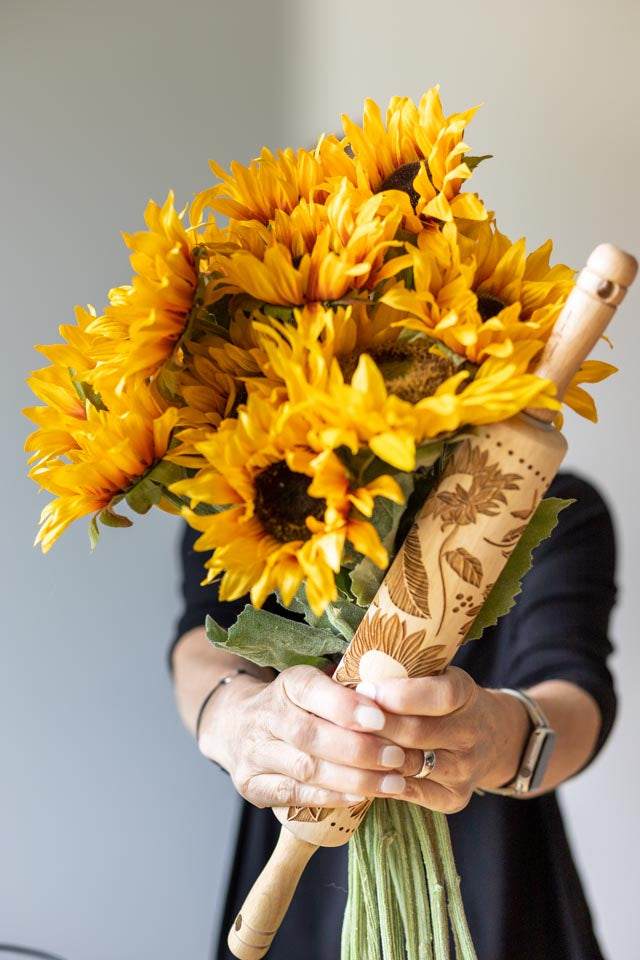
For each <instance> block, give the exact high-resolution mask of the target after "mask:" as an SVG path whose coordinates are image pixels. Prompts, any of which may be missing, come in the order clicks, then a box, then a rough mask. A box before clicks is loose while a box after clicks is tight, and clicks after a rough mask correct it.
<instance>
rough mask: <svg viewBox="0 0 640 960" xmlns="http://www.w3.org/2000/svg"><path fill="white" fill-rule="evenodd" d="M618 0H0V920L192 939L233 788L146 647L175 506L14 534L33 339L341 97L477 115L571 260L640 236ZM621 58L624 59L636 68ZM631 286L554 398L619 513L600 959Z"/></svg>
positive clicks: (626, 683)
mask: <svg viewBox="0 0 640 960" xmlns="http://www.w3.org/2000/svg"><path fill="white" fill-rule="evenodd" d="M638 9H639V8H638V5H637V3H636V2H635V0H611V2H610V3H609V4H608V6H607V12H606V14H605V12H604V8H603V7H601V6H600V5H596V4H595V3H594V2H593V0H583V2H582V3H580V4H579V5H578V4H577V3H569V2H564V3H563V2H557V0H556V2H555V3H552V2H551V0H537V2H536V3H535V5H533V4H532V5H529V6H528V7H525V5H521V4H514V3H509V2H507V0H485V2H484V3H482V4H478V3H472V2H470V0H458V2H457V3H456V4H455V5H448V6H445V5H443V4H438V5H436V4H435V3H433V2H430V0H428V2H425V0H422V2H413V0H396V3H395V4H394V5H393V9H392V5H391V4H390V3H386V4H383V3H382V2H380V0H368V2H366V3H365V2H363V0H350V2H348V3H345V2H344V0H341V2H338V0H324V2H322V3H313V4H312V3H305V2H298V3H296V2H295V0H289V2H285V0H275V2H267V0H265V2H263V3H261V4H258V3H252V2H248V0H235V2H233V0H209V2H205V0H184V2H183V3H182V4H181V5H179V6H174V5H173V4H170V3H169V2H168V0H129V2H124V0H109V2H108V3H94V2H88V0H84V2H81V0H51V2H47V0H1V2H0V91H1V92H0V106H1V116H0V119H1V126H0V131H1V134H0V135H1V137H2V145H3V146H2V153H1V154H0V164H1V170H2V177H1V178H0V184H1V187H0V188H1V189H2V201H3V202H2V213H3V227H4V229H3V230H2V231H1V233H0V245H1V255H0V269H1V270H2V278H3V279H2V285H1V288H0V296H1V297H2V322H3V328H2V329H3V334H4V340H3V342H4V350H3V354H2V360H3V368H2V369H3V375H2V378H1V379H0V383H1V387H2V404H1V407H0V410H1V411H2V417H3V432H2V436H3V439H4V441H5V444H6V446H7V453H8V455H7V457H6V459H5V465H4V469H3V471H2V482H3V500H2V503H3V505H4V511H3V518H2V519H3V538H4V545H5V546H4V550H3V561H2V563H3V566H2V574H3V576H2V577H1V579H0V582H1V585H2V590H3V597H2V609H3V611H4V630H3V643H2V667H1V671H0V750H1V757H2V767H1V769H2V790H1V791H0V941H12V942H18V943H31V944H33V945H34V946H40V947H41V948H46V949H49V950H52V951H55V952H58V953H60V954H62V955H64V956H65V957H68V958H69V960H75V958H80V957H82V958H88V960H107V958H116V957H117V958H118V960H134V958H135V960H138V958H142V957H153V958H154V960H165V958H166V960H170V958H171V960H173V958H175V957H176V956H177V957H180V958H193V960H197V958H203V957H205V956H207V951H208V949H209V942H210V936H211V930H212V928H213V925H214V922H215V918H216V916H217V912H218V910H219V909H220V907H221V900H220V898H221V895H222V889H223V885H224V873H225V870H226V863H227V858H228V855H229V849H230V842H231V833H232V820H233V815H234V814H233V811H234V803H233V797H232V791H231V790H230V788H229V785H228V783H227V782H226V781H225V779H224V778H223V777H222V776H221V775H219V774H218V773H217V772H216V771H215V770H214V769H213V767H212V766H210V765H208V764H205V763H204V762H202V761H200V759H199V757H198V755H197V752H196V751H195V748H194V747H193V745H192V744H191V743H190V742H189V739H188V737H187V735H186V734H184V733H183V732H182V730H181V729H180V727H179V724H178V721H177V718H176V716H175V712H174V707H173V703H172V693H171V688H170V684H169V681H168V677H167V674H166V670H165V664H164V651H165V648H166V646H167V644H168V641H169V638H170V635H171V632H172V622H173V618H174V617H175V614H176V610H177V582H176V581H177V569H176V562H175V556H174V554H175V550H174V546H175V538H176V535H177V528H176V526H175V523H174V522H173V521H171V520H169V519H167V518H165V517H164V516H160V515H159V516H157V517H148V518H145V519H141V520H140V521H139V522H137V523H136V525H135V527H134V528H133V529H132V530H129V531H107V532H106V534H105V535H104V536H103V538H102V541H101V543H100V545H99V547H98V549H97V551H96V553H95V554H94V555H92V556H89V550H88V542H87V539H86V532H85V528H84V525H83V524H78V525H77V526H78V529H75V530H72V531H70V532H68V533H67V534H66V535H65V536H64V537H63V539H62V541H60V542H59V544H57V545H56V546H55V547H54V549H53V551H52V553H51V554H49V555H48V556H47V557H45V558H43V557H41V556H40V555H39V554H38V553H37V552H36V551H34V550H33V549H32V548H31V542H32V540H33V537H34V534H35V528H36V522H37V516H38V514H39V511H40V509H41V507H42V505H43V502H44V501H43V500H42V498H39V497H38V495H37V492H36V489H35V486H34V485H33V484H31V483H30V481H27V480H26V479H25V470H24V462H25V458H24V455H23V454H22V452H21V447H22V443H23V441H24V437H25V436H26V434H27V432H28V431H29V425H28V424H27V422H26V421H25V420H24V419H23V418H21V417H20V414H19V412H18V410H19V408H20V407H22V406H26V405H28V404H30V403H31V402H32V400H31V398H30V396H29V393H28V391H27V390H26V388H25V387H24V386H23V378H24V375H25V374H26V373H27V372H28V371H29V370H30V369H33V368H34V367H36V366H38V365H39V362H38V357H37V355H36V354H35V353H33V352H32V344H33V343H36V342H40V343H43V342H44V343H47V342H52V341H53V340H55V339H56V328H57V325H58V324H59V323H63V322H69V320H70V319H71V318H72V316H73V306H74V304H75V303H86V302H90V303H95V304H96V306H97V307H99V308H100V307H101V306H103V305H104V303H105V299H106V292H107V290H108V288H109V287H111V286H113V285H116V284H119V283H123V282H127V281H128V279H129V277H130V270H129V266H128V261H127V254H126V250H125V248H124V245H123V244H122V242H121V240H120V238H119V230H121V229H124V230H135V229H139V228H140V227H141V226H142V212H143V210H144V207H145V204H146V201H147V199H148V198H149V197H153V198H154V199H155V200H157V201H159V202H161V201H162V200H163V199H164V197H165V195H166V192H167V190H168V189H169V188H170V187H173V188H174V190H175V191H176V197H177V202H178V203H179V202H186V201H187V200H188V199H189V198H190V196H191V194H192V193H193V192H194V191H196V190H199V189H202V188H203V187H204V186H206V185H208V184H209V183H210V182H211V181H210V175H209V172H208V168H207V163H206V161H207V159H208V158H209V157H215V158H216V159H218V160H219V161H220V162H222V163H223V164H228V162H229V161H230V160H231V159H232V158H234V157H236V158H238V159H242V160H246V159H248V158H249V157H251V156H253V155H255V154H256V153H257V151H258V150H259V148H260V146H261V145H262V144H263V143H266V144H268V145H269V146H272V147H275V146H281V145H282V146H284V145H288V144H291V145H294V146H297V145H306V144H308V143H309V142H311V141H312V140H313V138H314V137H315V135H316V134H317V133H318V132H319V131H321V130H326V131H331V130H336V129H338V125H339V115H340V112H341V111H346V112H349V113H351V114H352V115H354V116H357V114H358V112H359V111H360V110H361V106H362V100H363V98H364V97H365V96H372V97H374V98H375V99H377V100H378V101H379V102H383V103H384V102H385V101H386V100H387V99H388V98H389V96H391V95H392V94H395V93H399V94H409V95H411V96H414V97H418V96H419V95H420V94H421V93H422V92H423V91H424V90H425V89H426V88H427V87H429V86H431V85H433V84H434V83H436V82H440V84H441V88H442V96H443V101H444V106H445V110H446V111H447V112H453V111H454V110H459V109H465V108H466V107H468V106H470V105H472V104H474V103H478V102H484V103H485V106H484V108H483V109H482V110H481V111H480V113H479V114H478V115H477V116H476V118H475V119H474V121H473V123H472V125H471V126H470V128H469V131H468V137H467V139H468V142H469V143H470V144H471V145H472V147H473V152H475V153H492V154H494V159H493V160H491V161H488V162H487V163H486V164H484V165H483V166H482V167H481V168H480V170H479V171H478V172H477V174H476V177H475V179H474V184H475V185H476V186H477V189H478V190H479V191H480V193H481V195H482V196H483V198H484V199H485V200H486V202H487V205H488V206H490V207H491V208H495V209H496V210H497V211H498V214H499V223H500V226H501V228H502V229H503V230H504V231H505V232H507V233H509V234H510V235H512V236H513V238H514V239H515V238H516V237H518V236H520V235H522V234H526V236H527V238H528V240H529V243H530V245H531V246H533V245H537V244H538V243H540V242H541V241H543V240H544V239H546V238H547V236H549V235H552V236H553V237H554V240H555V256H556V258H557V259H559V260H561V261H564V262H567V263H570V264H572V265H575V266H579V265H581V264H582V262H583V261H584V259H585V257H586V256H587V255H588V253H589V251H590V249H591V248H592V247H593V246H594V245H595V244H596V243H598V242H600V241H602V240H612V241H614V242H616V243H619V244H620V245H622V246H626V247H627V248H628V249H631V250H632V251H633V252H635V253H636V255H637V254H638V252H639V249H638V248H639V246H640V245H639V244H638V217H639V213H640V209H639V204H638V199H637V197H638V191H637V186H636V183H635V160H636V158H637V157H638V156H639V155H640V142H639V141H640V135H639V129H638V116H639V107H640V103H639V100H640V92H639V91H640V88H639V85H638V82H637V70H636V69H634V68H635V66H636V64H635V59H637V54H636V44H637V39H638V27H639V26H640V22H639V21H640V17H639V14H638ZM634 58H635V59H634ZM639 303H640V293H639V291H638V290H634V291H632V293H631V295H630V296H629V298H628V302H627V303H626V304H625V306H624V308H623V311H622V312H621V315H620V317H619V318H617V319H616V321H615V322H614V325H613V328H612V331H611V336H612V339H613V341H614V344H615V351H614V352H613V353H610V351H609V350H608V348H602V349H601V350H600V351H599V355H600V356H601V357H602V358H603V359H609V360H612V361H613V362H615V363H617V364H619V366H620V367H621V373H620V374H619V375H618V376H617V377H616V378H614V379H612V380H610V381H608V382H606V383H604V384H602V385H600V386H598V387H595V388H594V389H595V392H596V394H597V401H598V407H599V410H600V418H601V423H600V425H599V426H596V427H594V426H592V425H590V424H586V423H583V422H579V421H578V420H577V419H576V418H574V417H570V418H568V423H567V434H568V438H569V442H570V448H571V452H570V464H571V466H573V467H574V468H576V469H578V470H580V471H582V472H583V473H585V474H587V475H588V476H590V477H591V478H592V479H594V480H595V481H596V482H597V483H598V484H599V485H600V486H601V488H602V489H603V490H604V491H606V493H607V495H608V499H609V501H610V503H611V504H612V507H613V511H614V515H615V518H616V521H617V527H618V533H619V537H620V574H619V582H620V584H621V594H620V605H619V608H618V612H617V614H616V618H615V622H614V635H615V639H616V644H617V650H618V652H617V655H616V658H615V668H616V672H617V675H618V684H619V690H620V694H621V699H622V708H621V714H620V719H619V722H618V724H617V727H616V730H615V732H614V736H613V739H612V741H611V742H610V744H609V745H608V746H607V748H606V750H605V752H604V753H603V754H602V755H601V757H600V758H599V759H598V760H597V761H596V763H595V764H594V765H593V766H592V767H591V768H590V769H589V770H588V771H587V772H586V773H584V774H583V775H582V776H580V777H579V778H577V779H576V780H575V781H574V782H572V783H571V784H569V785H568V786H567V787H566V788H564V790H563V804H564V807H565V810H566V812H567V819H568V822H569V825H570V829H571V833H572V836H573V839H574V842H575V847H576V850H577V854H578V859H579V862H580V864H581V867H582V872H583V876H584V879H585V883H586V886H587V888H588V891H589V895H590V899H591V903H592V907H593V910H594V914H595V918H596V922H597V926H598V929H599V932H600V935H601V939H602V942H603V944H604V946H605V948H606V952H607V953H608V956H609V957H611V958H616V960H636V958H637V946H636V944H637V943H638V941H639V939H640V912H639V911H638V910H637V904H636V901H637V879H636V878H637V871H636V860H637V858H638V856H639V855H640V829H639V827H638V822H637V807H638V801H637V795H638V788H639V782H638V773H637V769H636V765H635V760H636V757H637V752H638V751H637V733H638V727H639V722H638V721H639V719H640V703H639V700H638V697H637V694H636V687H637V678H638V676H640V653H639V651H638V646H637V644H636V642H635V641H636V636H635V633H636V627H635V624H636V615H635V608H634V606H633V599H634V592H635V589H636V583H637V580H638V559H637V554H636V551H635V548H634V546H633V544H634V543H637V542H638V535H639V533H640V530H639V525H640V514H639V511H638V509H637V505H636V496H635V495H636V483H637V465H636V454H635V451H634V439H635V432H636V423H635V419H636V416H637V414H636V407H637V403H636V400H635V396H634V388H635V381H636V376H635V369H634V364H635V363H637V362H638V360H639V357H640V350H639V347H640V334H639V333H638V325H637V322H636V317H637V314H638V306H639Z"/></svg>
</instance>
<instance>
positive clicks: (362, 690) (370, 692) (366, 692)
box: [356, 680, 376, 700]
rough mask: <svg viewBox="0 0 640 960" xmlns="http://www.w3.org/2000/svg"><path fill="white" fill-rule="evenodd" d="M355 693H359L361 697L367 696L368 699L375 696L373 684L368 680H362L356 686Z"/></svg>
mask: <svg viewBox="0 0 640 960" xmlns="http://www.w3.org/2000/svg"><path fill="white" fill-rule="evenodd" d="M356 693H359V694H361V695H362V696H363V697H369V700H375V698H376V688H375V684H373V683H369V681H368V680H362V681H361V682H360V683H359V684H358V686H357V687H356Z"/></svg>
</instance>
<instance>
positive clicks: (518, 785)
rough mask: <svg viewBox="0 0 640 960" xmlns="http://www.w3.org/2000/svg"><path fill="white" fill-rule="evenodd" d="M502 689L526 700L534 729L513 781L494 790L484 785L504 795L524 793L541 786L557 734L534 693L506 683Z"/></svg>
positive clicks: (492, 790)
mask: <svg viewBox="0 0 640 960" xmlns="http://www.w3.org/2000/svg"><path fill="white" fill-rule="evenodd" d="M500 692H501V693H508V694H510V696H512V697H517V699H518V700H520V702H521V703H523V704H524V706H525V708H526V711H527V713H528V714H529V720H530V721H531V726H532V730H531V733H530V734H529V739H528V740H527V743H526V745H525V748H524V752H523V754H522V758H521V760H520V763H519V764H518V772H517V773H516V775H515V778H514V779H513V780H512V781H511V783H506V784H505V785H504V786H503V787H495V788H492V789H491V790H487V789H486V788H484V789H483V791H482V792H483V793H497V794H500V795H501V796H503V797H520V796H522V795H523V794H526V793H530V792H531V791H532V790H537V789H538V787H539V786H540V785H541V783H542V780H543V779H544V775H545V773H546V771H547V767H548V766H549V760H550V759H551V754H552V753H553V747H554V744H555V742H556V735H555V732H554V731H553V730H552V729H551V727H550V726H549V723H548V721H547V718H546V717H545V715H544V713H543V711H542V709H541V708H540V706H539V704H537V703H536V701H535V700H534V699H533V698H532V697H530V696H528V694H526V693H523V692H522V690H511V689H509V688H505V687H503V688H502V689H501V691H500Z"/></svg>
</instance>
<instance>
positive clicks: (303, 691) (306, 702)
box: [279, 667, 385, 731]
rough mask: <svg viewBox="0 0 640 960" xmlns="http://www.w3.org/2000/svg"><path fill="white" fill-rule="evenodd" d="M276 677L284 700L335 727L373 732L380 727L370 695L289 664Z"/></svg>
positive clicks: (380, 714)
mask: <svg viewBox="0 0 640 960" xmlns="http://www.w3.org/2000/svg"><path fill="white" fill-rule="evenodd" d="M279 680H280V689H281V691H282V694H283V696H284V697H285V698H286V700H288V701H289V702H290V703H294V704H295V705H296V706H298V707H300V708H301V709H302V710H306V711H307V712H308V713H313V714H315V715H316V716H317V717H322V718H324V719H325V720H330V721H331V722H332V723H335V724H337V725H338V726H339V727H345V728H347V729H350V730H377V731H380V730H382V729H383V727H384V724H385V715H384V713H383V712H382V710H380V708H379V707H377V706H376V705H375V704H373V703H371V700H370V698H368V697H363V696H361V695H360V694H358V693H356V692H355V691H354V690H351V689H349V688H348V687H343V686H341V685H340V684H339V683H335V681H333V680H331V679H329V677H327V676H326V675H325V674H324V673H322V672H321V671H320V670H314V669H309V668H308V667H290V668H289V669H288V670H284V671H283V672H282V673H281V674H280V677H279Z"/></svg>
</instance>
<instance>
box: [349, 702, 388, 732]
mask: <svg viewBox="0 0 640 960" xmlns="http://www.w3.org/2000/svg"><path fill="white" fill-rule="evenodd" d="M355 718H356V723H359V724H360V726H361V727H363V728H364V729H365V730H382V728H383V727H384V713H383V712H382V710H378V708H377V707H363V706H360V707H356V712H355Z"/></svg>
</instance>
